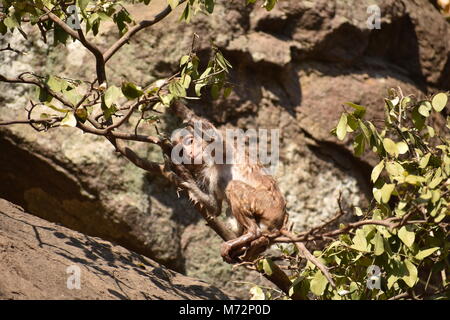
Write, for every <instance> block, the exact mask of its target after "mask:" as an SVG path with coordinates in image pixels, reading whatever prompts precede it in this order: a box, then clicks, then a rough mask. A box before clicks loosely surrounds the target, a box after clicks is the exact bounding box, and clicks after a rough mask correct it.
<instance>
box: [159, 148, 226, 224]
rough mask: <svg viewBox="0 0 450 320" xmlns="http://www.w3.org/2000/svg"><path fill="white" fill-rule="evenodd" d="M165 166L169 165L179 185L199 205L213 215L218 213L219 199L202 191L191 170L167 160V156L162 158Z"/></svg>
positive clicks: (219, 207)
mask: <svg viewBox="0 0 450 320" xmlns="http://www.w3.org/2000/svg"><path fill="white" fill-rule="evenodd" d="M164 160H165V163H166V168H167V167H170V168H171V171H173V172H174V173H175V175H176V176H177V177H178V185H179V187H183V188H184V189H186V191H187V192H188V194H189V198H190V199H191V200H192V201H193V202H194V203H195V204H198V205H200V206H203V207H205V208H206V210H208V212H209V213H211V214H213V215H214V216H218V215H220V213H221V211H222V202H221V201H219V200H218V199H217V198H216V197H215V196H214V195H212V194H208V193H206V192H203V190H202V189H200V187H199V186H198V185H197V183H196V182H195V179H194V177H193V176H192V174H191V172H190V171H189V170H188V169H186V167H185V166H183V165H180V164H175V163H173V162H171V161H170V160H169V158H168V157H165V158H164Z"/></svg>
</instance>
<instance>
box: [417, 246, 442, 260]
mask: <svg viewBox="0 0 450 320" xmlns="http://www.w3.org/2000/svg"><path fill="white" fill-rule="evenodd" d="M437 250H439V247H434V248H430V249H425V250H422V251H419V253H418V254H416V256H415V257H414V258H416V259H417V260H423V259H425V258H426V257H428V256H430V255H432V254H433V253H435V252H436V251H437Z"/></svg>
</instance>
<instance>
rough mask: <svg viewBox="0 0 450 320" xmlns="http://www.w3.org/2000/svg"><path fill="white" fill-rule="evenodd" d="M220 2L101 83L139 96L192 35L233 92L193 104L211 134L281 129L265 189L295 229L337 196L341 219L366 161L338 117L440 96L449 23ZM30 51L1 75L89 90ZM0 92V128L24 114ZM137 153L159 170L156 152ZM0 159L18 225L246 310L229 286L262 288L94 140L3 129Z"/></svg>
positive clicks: (174, 63) (62, 57) (161, 30)
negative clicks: (127, 84)
mask: <svg viewBox="0 0 450 320" xmlns="http://www.w3.org/2000/svg"><path fill="white" fill-rule="evenodd" d="M163 3H165V1H162V0H160V1H152V4H154V5H155V6H158V5H161V4H163ZM223 3H225V4H223V5H220V4H218V5H217V6H216V9H215V12H214V14H213V15H212V16H210V17H204V16H196V17H195V18H194V19H193V20H194V21H193V23H191V24H189V25H186V24H178V23H176V21H177V19H178V17H179V14H180V12H179V11H177V12H175V13H173V14H172V15H171V16H169V18H168V20H166V22H167V23H161V24H157V25H155V26H154V27H153V28H152V29H151V30H147V31H144V32H142V33H140V34H138V35H137V37H136V38H135V39H134V40H133V41H131V43H130V44H129V45H127V46H125V47H124V48H123V49H122V50H121V51H119V53H118V54H117V55H116V56H114V57H113V58H112V59H111V61H110V63H109V67H108V69H107V73H108V76H109V78H110V81H111V82H113V83H114V82H115V83H118V84H120V81H121V80H122V79H124V78H125V79H129V80H132V81H135V82H137V83H142V84H147V83H149V82H150V81H154V80H156V79H158V78H161V77H165V76H168V75H170V74H172V73H173V72H174V71H175V70H176V69H177V67H178V60H179V58H180V57H181V55H183V54H184V53H185V52H187V51H188V50H189V49H190V46H191V41H192V36H193V33H194V32H196V33H198V34H199V35H200V41H199V42H197V46H198V54H199V55H200V56H201V57H206V56H207V55H208V54H209V53H210V49H209V48H210V40H211V39H212V40H214V42H215V44H216V45H217V46H218V47H219V48H220V49H221V50H222V52H223V53H224V55H225V56H226V58H227V59H229V60H230V61H231V62H232V64H233V70H232V73H231V81H232V83H233V84H234V85H235V86H234V92H233V93H232V95H231V96H230V97H229V98H228V99H226V100H218V101H216V102H213V103H212V102H211V99H209V97H208V95H207V94H206V93H205V94H204V96H205V98H204V99H203V100H201V102H200V103H197V104H196V105H193V107H194V108H195V109H196V111H197V112H199V113H201V114H202V115H204V116H206V117H208V118H210V119H212V120H213V121H214V122H215V123H216V124H217V125H219V126H227V127H239V128H242V129H248V128H266V129H273V128H278V129H280V137H281V141H280V155H281V156H280V163H279V168H278V171H277V174H276V176H277V179H278V181H279V184H280V188H281V189H282V191H283V192H284V194H285V196H286V199H287V203H288V211H289V213H290V217H291V220H292V221H294V222H295V226H296V229H297V230H301V229H305V228H309V227H311V226H313V225H315V224H318V223H320V222H321V221H322V220H324V219H326V218H327V217H329V216H330V215H332V214H334V213H335V212H336V210H337V209H338V206H337V198H338V195H339V193H340V192H342V194H343V199H345V202H346V203H345V204H344V205H345V206H346V207H351V206H352V205H357V204H361V203H362V202H364V200H365V198H366V196H367V195H368V194H369V193H370V190H371V186H370V182H369V181H368V176H369V175H368V173H369V172H370V169H371V166H373V165H374V164H375V163H376V162H375V161H376V159H373V158H370V157H368V156H367V157H363V158H362V159H356V158H354V157H353V156H352V155H351V152H350V149H351V141H345V142H344V143H340V142H337V141H336V139H334V138H333V137H332V136H331V135H330V134H329V132H330V130H331V129H332V127H333V126H334V125H335V124H336V123H337V120H338V117H339V115H340V113H341V112H342V106H341V105H342V103H343V102H346V101H352V102H355V103H359V104H362V105H365V106H367V107H368V117H369V118H377V119H382V118H383V97H384V96H385V93H386V90H387V89H388V88H390V87H396V86H400V87H401V88H402V89H403V92H405V93H408V94H409V93H413V94H416V95H418V96H420V95H424V94H429V93H431V92H434V91H435V90H437V89H443V90H448V89H450V81H449V80H450V37H449V32H450V30H449V25H448V23H447V22H446V21H445V20H444V18H443V17H442V16H441V15H440V14H439V12H438V11H437V10H436V9H435V8H434V7H433V6H432V5H431V4H430V3H429V1H427V0H414V1H411V0H401V1H398V0H397V1H395V0H383V1H377V3H378V5H379V7H380V9H381V29H379V30H378V29H370V28H369V26H368V24H367V21H368V18H369V16H370V14H368V13H367V8H368V7H369V5H371V4H373V1H370V0H363V1H361V0H359V1H356V0H349V1H337V0H336V1H330V0H317V1H298V0H285V1H280V2H279V4H278V6H277V7H276V8H275V9H274V10H273V11H271V12H269V13H268V12H266V11H265V10H264V9H261V8H259V7H258V6H254V7H252V6H249V7H245V6H244V5H243V1H242V4H241V2H239V1H237V2H236V1H235V2H226V1H224V2H223ZM130 11H131V13H132V14H133V16H134V17H135V19H136V20H137V21H139V20H140V19H142V18H145V17H149V16H151V10H149V9H148V8H147V7H142V6H135V7H131V8H130ZM154 11H157V10H154ZM102 33H103V37H102V38H101V39H99V40H98V41H103V42H101V43H99V45H100V46H101V47H103V48H106V47H107V46H108V45H110V44H111V43H112V42H113V40H114V39H115V38H116V34H115V31H114V32H113V31H112V30H110V29H108V28H105V29H104V30H103V31H102ZM30 41H31V42H33V43H31V44H30V43H24V41H23V40H21V38H20V37H19V36H17V37H14V39H13V47H15V48H18V49H21V48H24V49H25V48H27V50H30V51H31V52H32V54H28V55H26V56H21V57H17V56H14V55H13V54H10V53H5V60H4V61H5V62H4V63H3V64H2V66H0V72H1V73H3V74H4V73H6V74H9V75H16V74H18V73H19V72H21V71H26V70H29V69H30V67H31V68H32V69H33V70H34V71H35V72H36V73H45V72H54V73H57V74H61V75H64V76H68V77H79V78H81V79H86V80H88V79H91V78H92V74H93V70H94V64H93V58H92V56H91V55H90V54H89V53H88V52H86V51H85V50H83V49H82V48H81V47H80V46H79V44H76V43H75V44H72V45H70V46H69V48H68V49H64V48H56V49H57V50H52V51H51V52H50V53H49V55H48V56H47V55H46V54H47V52H46V45H44V44H43V43H42V42H41V41H36V40H30ZM2 59H3V58H2ZM0 89H1V93H0V103H1V104H2V105H3V107H2V113H1V115H0V118H1V119H10V118H13V117H18V115H19V114H22V115H23V113H21V112H23V111H21V108H23V106H24V105H25V103H26V101H27V100H26V98H27V94H28V92H29V90H28V89H27V88H24V87H19V86H16V87H11V86H6V85H4V84H0ZM22 117H23V116H22ZM149 130H150V129H149ZM139 148H140V151H141V152H142V154H147V155H148V157H149V158H157V150H154V149H152V148H149V147H147V146H145V145H142V146H141V147H139ZM0 150H1V152H0V179H1V181H4V183H3V185H2V186H0V196H2V197H4V198H6V199H9V200H11V201H13V202H15V203H18V204H20V205H22V206H24V207H25V208H26V209H27V210H28V211H29V212H31V213H33V214H36V215H38V216H40V217H43V218H45V219H48V220H51V221H55V222H59V223H61V224H63V225H65V226H68V227H70V228H72V229H75V230H78V231H82V232H83V233H86V234H89V235H93V236H100V237H102V238H105V239H109V240H112V241H114V242H117V243H119V244H121V245H123V246H125V247H127V248H130V249H132V250H134V251H136V252H139V253H142V254H145V255H147V256H149V257H151V258H152V259H155V260H157V261H158V262H161V263H163V264H165V265H167V266H169V267H170V268H173V269H176V270H180V271H183V272H185V273H187V274H188V275H191V276H195V277H199V278H201V279H204V280H207V281H209V282H211V283H214V284H216V285H219V286H221V287H222V288H226V289H227V290H230V292H234V293H235V294H237V295H239V296H240V297H247V292H248V286H242V285H239V284H237V283H235V282H233V281H244V280H245V281H256V282H259V281H260V279H259V278H255V275H254V274H249V273H247V272H244V271H241V270H239V271H233V272H232V271H231V267H230V266H229V265H226V264H224V263H223V262H222V261H221V258H220V256H219V254H218V252H219V243H220V241H219V240H218V238H217V236H215V235H214V234H212V233H211V231H210V230H208V228H206V227H205V226H204V222H203V221H202V220H201V219H200V218H199V216H198V215H197V214H196V213H195V212H194V211H193V210H192V208H191V207H190V205H189V204H188V202H187V201H186V199H184V198H183V199H178V198H177V195H176V192H175V190H174V189H173V188H172V187H171V186H169V185H167V183H166V182H165V181H164V180H162V179H159V178H158V177H152V176H150V175H148V174H146V173H144V172H143V171H142V170H140V169H137V168H135V167H133V166H132V165H131V164H129V163H127V162H126V161H125V160H123V159H121V158H119V157H118V156H117V155H116V154H115V153H114V150H113V148H112V147H111V146H110V145H108V142H106V141H104V140H102V139H101V138H97V137H91V136H88V135H82V134H81V133H80V132H79V131H77V130H70V129H64V130H55V131H53V132H48V133H45V134H39V135H37V134H36V132H34V131H32V129H31V128H28V127H14V128H13V127H11V128H3V129H1V131H0ZM205 243H208V245H207V246H205Z"/></svg>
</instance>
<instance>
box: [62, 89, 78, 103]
mask: <svg viewBox="0 0 450 320" xmlns="http://www.w3.org/2000/svg"><path fill="white" fill-rule="evenodd" d="M63 95H64V97H66V99H67V100H69V101H70V102H71V103H72V104H73V105H74V106H75V105H77V104H78V102H79V101H80V100H81V95H80V94H78V92H77V90H76V89H74V88H70V87H69V90H67V91H63Z"/></svg>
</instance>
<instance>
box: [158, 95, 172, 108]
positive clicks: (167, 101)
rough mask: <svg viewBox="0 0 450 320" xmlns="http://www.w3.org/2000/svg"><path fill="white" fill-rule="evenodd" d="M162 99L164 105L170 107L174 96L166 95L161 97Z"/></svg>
mask: <svg viewBox="0 0 450 320" xmlns="http://www.w3.org/2000/svg"><path fill="white" fill-rule="evenodd" d="M160 98H161V102H162V103H163V104H164V105H166V106H168V105H170V103H171V102H172V100H173V95H172V94H170V93H169V94H165V95H163V96H160Z"/></svg>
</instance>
